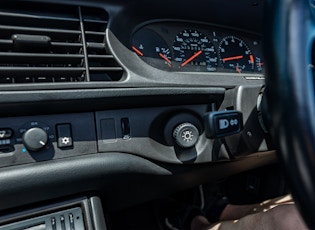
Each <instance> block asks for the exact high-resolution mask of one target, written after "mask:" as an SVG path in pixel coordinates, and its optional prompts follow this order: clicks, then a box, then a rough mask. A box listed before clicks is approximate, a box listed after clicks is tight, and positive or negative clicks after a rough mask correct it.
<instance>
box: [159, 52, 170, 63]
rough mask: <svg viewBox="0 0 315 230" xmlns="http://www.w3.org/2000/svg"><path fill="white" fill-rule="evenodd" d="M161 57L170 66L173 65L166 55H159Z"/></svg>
mask: <svg viewBox="0 0 315 230" xmlns="http://www.w3.org/2000/svg"><path fill="white" fill-rule="evenodd" d="M159 56H160V57H161V58H163V59H164V60H165V61H167V63H168V64H171V63H172V62H171V60H170V59H168V58H167V57H166V56H165V55H163V54H161V53H159Z"/></svg>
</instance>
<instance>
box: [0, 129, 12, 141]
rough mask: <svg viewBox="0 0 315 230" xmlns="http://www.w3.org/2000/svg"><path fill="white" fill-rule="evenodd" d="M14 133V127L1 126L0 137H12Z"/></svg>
mask: <svg viewBox="0 0 315 230" xmlns="http://www.w3.org/2000/svg"><path fill="white" fill-rule="evenodd" d="M12 135H13V131H12V129H1V128H0V139H1V140H2V139H10V138H11V137H12Z"/></svg>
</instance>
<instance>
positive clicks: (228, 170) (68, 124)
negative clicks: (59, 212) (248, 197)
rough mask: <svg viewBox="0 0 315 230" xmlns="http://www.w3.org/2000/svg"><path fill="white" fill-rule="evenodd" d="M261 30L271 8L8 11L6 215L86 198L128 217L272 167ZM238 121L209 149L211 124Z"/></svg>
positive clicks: (174, 5)
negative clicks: (220, 118) (147, 205)
mask: <svg viewBox="0 0 315 230" xmlns="http://www.w3.org/2000/svg"><path fill="white" fill-rule="evenodd" d="M262 24H263V1H262V0H258V1H252V0H246V1H229V0H210V1H205V0H200V1H197V2H196V3H193V2H191V1H180V0H174V1H167V0H161V1H145V0H132V1H130V0H119V1H114V0H108V1H107V0H93V1H84V0H78V1H70V0H54V1H50V0H34V1H28V0H26V1H3V3H2V5H1V6H0V94H1V97H0V106H1V110H0V115H1V118H0V159H1V161H0V184H1V187H0V195H1V197H2V198H3V202H0V212H1V211H2V212H4V213H5V212H6V211H7V210H13V211H12V213H13V214H12V215H13V216H15V214H14V213H15V209H18V208H20V207H22V206H26V205H32V204H34V203H36V204H38V205H39V206H40V204H41V202H45V201H54V199H58V200H59V199H61V198H65V197H66V198H67V197H71V198H73V197H76V196H77V195H82V194H83V195H84V196H86V195H87V194H93V195H94V194H97V195H99V196H101V198H102V201H103V202H104V201H105V203H106V209H107V210H118V209H121V208H124V207H127V206H130V205H133V204H137V203H140V202H143V201H146V200H150V199H152V198H154V197H159V196H161V195H165V194H168V193H172V192H174V191H179V190H181V189H186V188H189V187H192V186H196V185H198V184H200V183H203V182H206V181H209V180H216V179H219V178H222V177H225V176H229V175H231V174H233V173H236V172H239V171H244V170H247V169H251V168H255V167H258V166H261V165H264V164H269V163H270V162H274V161H275V154H274V151H273V149H272V147H270V145H269V143H267V141H266V140H265V133H264V132H263V130H262V129H261V126H260V123H259V119H258V117H257V112H258V111H257V97H258V95H259V93H261V87H262V86H263V84H264V79H265V70H264V57H263V53H262V42H263V38H262V33H263V31H262ZM234 110H237V111H240V112H242V114H243V121H242V125H243V126H244V127H243V131H242V132H241V133H238V134H235V135H232V136H228V137H226V138H223V139H222V138H209V137H208V136H207V135H206V131H205V129H206V126H205V124H204V122H205V118H204V116H205V114H207V113H211V112H229V111H234ZM233 122H235V120H233ZM183 124H184V125H186V126H187V124H189V126H190V127H191V126H193V127H195V128H194V130H195V131H197V132H196V133H197V134H198V135H197V136H198V138H197V139H196V140H195V141H196V143H195V144H194V145H192V146H189V147H183V146H181V145H179V144H178V142H176V141H177V140H175V138H174V136H175V134H176V132H175V131H178V129H179V128H181V127H182V125H183ZM194 134H195V133H194ZM189 138H190V136H189V137H188V138H187V139H189ZM34 140H35V141H34ZM37 172H39V173H37ZM209 175H210V176H209ZM187 177H190V178H193V179H194V180H187ZM32 178H34V179H32ZM69 181H71V185H70V186H69V183H70V182H69ZM126 188H128V196H125V194H124V192H125V190H126ZM21 193H23V194H24V196H23V197H18V194H21ZM17 197H18V198H17ZM92 200H93V201H95V199H94V198H93V199H92ZM83 201H84V202H85V201H86V199H85V198H84V199H83ZM83 201H80V202H77V203H80V204H81V203H84V202H83ZM95 202H96V201H95ZM92 203H93V202H92ZM68 206H69V205H68ZM68 206H67V207H68ZM69 207H71V208H73V207H72V206H71V205H70V206H69ZM16 215H17V214H16ZM80 215H81V214H80ZM84 215H88V214H86V213H85V214H84ZM9 219H10V218H9ZM9 219H8V218H7V216H6V215H1V217H0V224H4V223H5V224H7V223H11V222H12V221H11V222H10V221H9ZM17 219H19V218H17ZM10 220H11V219H10ZM0 229H1V227H0Z"/></svg>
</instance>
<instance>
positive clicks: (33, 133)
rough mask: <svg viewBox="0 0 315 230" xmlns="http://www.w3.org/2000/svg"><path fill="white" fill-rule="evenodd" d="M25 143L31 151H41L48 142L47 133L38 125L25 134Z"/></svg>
mask: <svg viewBox="0 0 315 230" xmlns="http://www.w3.org/2000/svg"><path fill="white" fill-rule="evenodd" d="M22 139H23V144H24V145H25V147H26V148H27V149H28V150H29V151H34V152H36V151H39V150H41V149H42V148H44V147H45V146H46V144H47V142H48V135H47V133H46V132H45V131H44V130H43V129H41V128H38V127H34V128H31V129H29V130H27V131H26V132H25V133H24V134H23V137H22Z"/></svg>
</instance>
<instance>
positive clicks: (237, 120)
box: [205, 110, 243, 138]
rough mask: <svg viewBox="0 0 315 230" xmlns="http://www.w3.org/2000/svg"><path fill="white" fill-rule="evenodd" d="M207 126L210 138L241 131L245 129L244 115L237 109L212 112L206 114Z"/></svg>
mask: <svg viewBox="0 0 315 230" xmlns="http://www.w3.org/2000/svg"><path fill="white" fill-rule="evenodd" d="M205 127H206V135H207V137H209V138H220V137H225V136H229V135H232V134H235V133H239V132H240V131H241V130H242V129H243V115H242V113H241V112H239V111H235V110H232V111H220V112H210V113H207V114H206V115H205Z"/></svg>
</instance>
